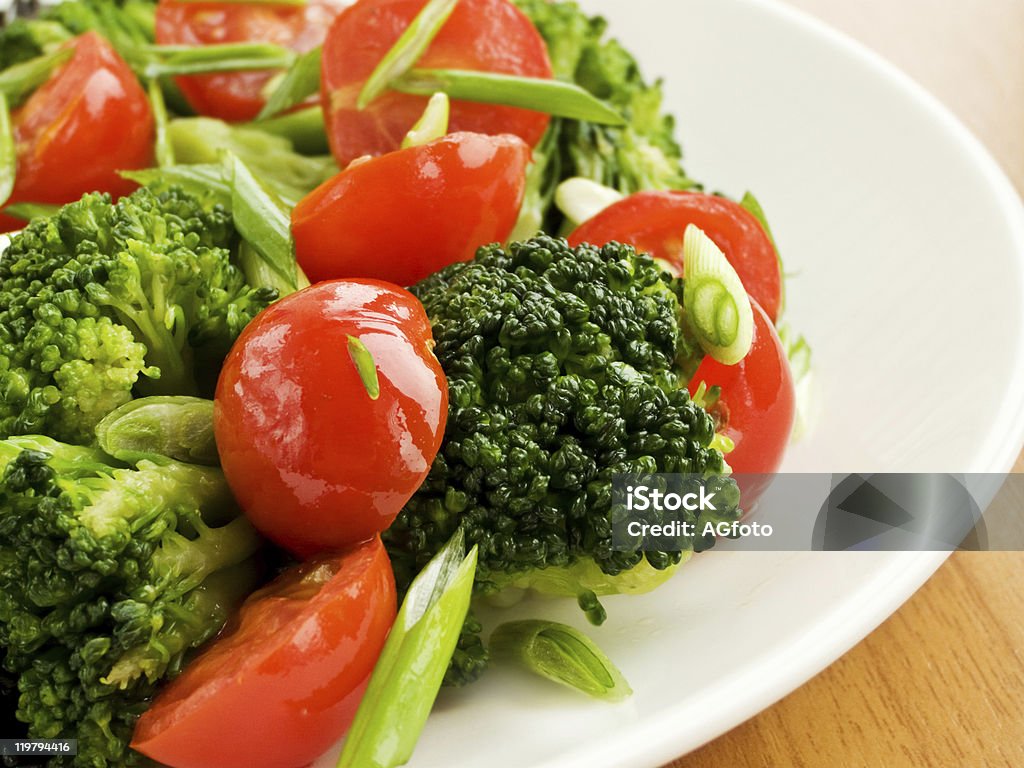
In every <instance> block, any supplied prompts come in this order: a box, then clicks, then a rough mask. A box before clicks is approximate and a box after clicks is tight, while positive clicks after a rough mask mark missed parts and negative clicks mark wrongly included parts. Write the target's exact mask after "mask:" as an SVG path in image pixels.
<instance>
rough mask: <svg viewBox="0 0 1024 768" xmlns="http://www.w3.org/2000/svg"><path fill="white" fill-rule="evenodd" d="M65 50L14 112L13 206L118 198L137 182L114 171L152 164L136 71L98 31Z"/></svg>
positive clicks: (11, 225) (16, 224)
mask: <svg viewBox="0 0 1024 768" xmlns="http://www.w3.org/2000/svg"><path fill="white" fill-rule="evenodd" d="M67 45H69V46H72V47H73V48H74V50H75V52H74V54H73V56H72V57H71V59H70V61H68V62H67V63H66V64H64V65H63V66H61V67H60V68H59V69H57V70H56V71H55V72H54V73H53V74H52V75H51V76H50V79H49V80H47V81H46V82H45V83H44V84H43V85H42V86H40V87H39V88H38V89H37V90H36V91H35V92H34V93H33V94H32V95H31V96H29V97H28V99H27V100H26V101H25V103H24V104H23V105H22V106H21V107H19V108H18V109H17V110H15V111H14V114H13V115H12V128H13V131H14V142H15V146H16V147H17V153H18V168H17V172H16V176H15V182H14V191H13V192H12V194H11V199H10V201H9V202H11V203H18V202H32V203H53V204H58V205H60V204H64V203H70V202H72V201H74V200H77V199H78V198H80V197H81V196H82V195H84V194H85V193H86V192H97V191H98V192H109V193H110V194H111V195H113V196H114V197H120V196H121V195H126V194H128V193H129V192H131V191H132V190H133V189H135V186H136V185H135V184H133V183H132V182H130V181H127V180H126V179H123V178H121V177H120V176H119V175H118V173H117V172H118V171H119V170H129V169H133V168H146V167H149V166H151V165H152V164H153V146H154V140H155V135H154V127H153V113H152V111H151V110H150V108H149V100H148V99H147V98H146V94H145V92H144V91H143V90H142V87H141V86H140V85H139V82H138V80H137V79H136V78H135V75H134V73H133V72H132V71H131V69H129V67H128V65H127V64H126V63H125V62H124V60H123V59H122V58H121V57H120V56H118V55H117V53H116V52H115V51H114V49H113V48H112V47H111V46H110V44H109V43H108V42H107V41H106V40H104V39H103V38H102V37H100V36H99V35H98V34H96V33H95V32H87V33H86V34H84V35H82V36H81V37H78V38H75V39H74V40H72V41H70V42H69V43H67ZM0 224H2V226H3V231H5V232H6V231H10V230H12V229H20V228H21V227H22V226H24V222H23V221H20V220H18V219H14V218H10V217H6V216H5V217H3V221H0Z"/></svg>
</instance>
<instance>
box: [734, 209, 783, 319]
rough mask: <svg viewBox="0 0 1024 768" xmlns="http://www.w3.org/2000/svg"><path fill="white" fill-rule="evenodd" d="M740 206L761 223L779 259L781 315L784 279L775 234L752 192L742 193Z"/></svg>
mask: <svg viewBox="0 0 1024 768" xmlns="http://www.w3.org/2000/svg"><path fill="white" fill-rule="evenodd" d="M740 206H741V207H743V208H744V209H746V211H747V213H749V214H750V215H751V216H753V217H754V218H755V219H757V223H758V224H760V225H761V229H763V230H764V233H765V234H766V235H768V240H769V241H770V242H771V244H772V248H774V249H775V258H776V259H778V261H779V274H780V275H782V276H783V279H782V280H780V281H779V291H780V292H781V295H780V296H779V316H780V317H781V315H782V312H783V310H785V308H786V280H785V274H784V273H783V270H782V254H781V253H779V245H778V243H776V242H775V235H773V234H772V228H771V227H770V226H768V217H767V216H765V213H764V208H762V207H761V203H760V202H758V199H757V198H756V197H754V193H753V192H750V191H747V192H745V193H744V195H743V199H742V200H740Z"/></svg>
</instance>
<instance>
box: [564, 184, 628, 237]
mask: <svg viewBox="0 0 1024 768" xmlns="http://www.w3.org/2000/svg"><path fill="white" fill-rule="evenodd" d="M623 197H625V195H623V194H622V193H621V192H619V190H617V189H612V188H611V187H606V186H605V185H604V184H599V183H598V182H596V181H593V180H592V179H585V178H583V177H582V176H574V177H573V178H571V179H566V180H565V181H563V182H562V183H561V184H559V185H558V188H557V189H555V205H557V206H558V210H560V211H561V212H562V213H564V214H565V218H567V219H568V220H569V222H570V223H572V224H573V225H574V226H579V225H580V224H582V223H583V222H584V221H588V220H590V219H592V218H594V217H595V216H597V214H599V213H600V212H601V211H603V210H604V209H605V208H607V207H608V206H610V205H614V204H615V203H617V202H619V200H621V199H622V198H623Z"/></svg>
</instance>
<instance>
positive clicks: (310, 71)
mask: <svg viewBox="0 0 1024 768" xmlns="http://www.w3.org/2000/svg"><path fill="white" fill-rule="evenodd" d="M322 54H323V48H321V47H319V46H317V47H316V48H314V49H313V50H311V51H309V52H307V53H303V54H302V55H300V56H299V57H298V58H296V59H295V61H294V62H293V63H292V65H291V66H290V67H289V68H288V69H287V70H286V71H285V72H284V75H283V76H282V77H281V80H280V82H278V83H277V85H276V87H275V88H274V89H273V91H272V92H271V93H270V95H269V96H268V97H267V103H266V104H264V105H263V109H261V110H260V113H259V115H258V116H257V117H256V119H257V120H266V119H268V118H271V117H273V116H274V115H277V114H280V113H281V112H284V111H285V110H288V109H291V108H292V107H294V106H296V105H297V104H301V103H302V102H304V101H305V100H306V99H308V98H309V97H310V96H312V95H313V94H315V93H316V92H317V91H319V90H320V60H321V57H322Z"/></svg>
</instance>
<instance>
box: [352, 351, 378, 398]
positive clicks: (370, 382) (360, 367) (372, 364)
mask: <svg viewBox="0 0 1024 768" xmlns="http://www.w3.org/2000/svg"><path fill="white" fill-rule="evenodd" d="M348 356H349V357H351V358H352V364H353V365H355V367H356V370H357V371H358V372H359V378H360V379H362V380H363V386H364V387H366V394H368V395H369V396H370V399H371V400H376V399H378V398H379V397H380V379H379V378H378V377H377V361H376V360H374V359H373V353H372V352H370V350H368V349H367V348H366V345H365V344H363V342H362V341H360V340H359V339H357V338H356V337H355V336H349V337H348Z"/></svg>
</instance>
